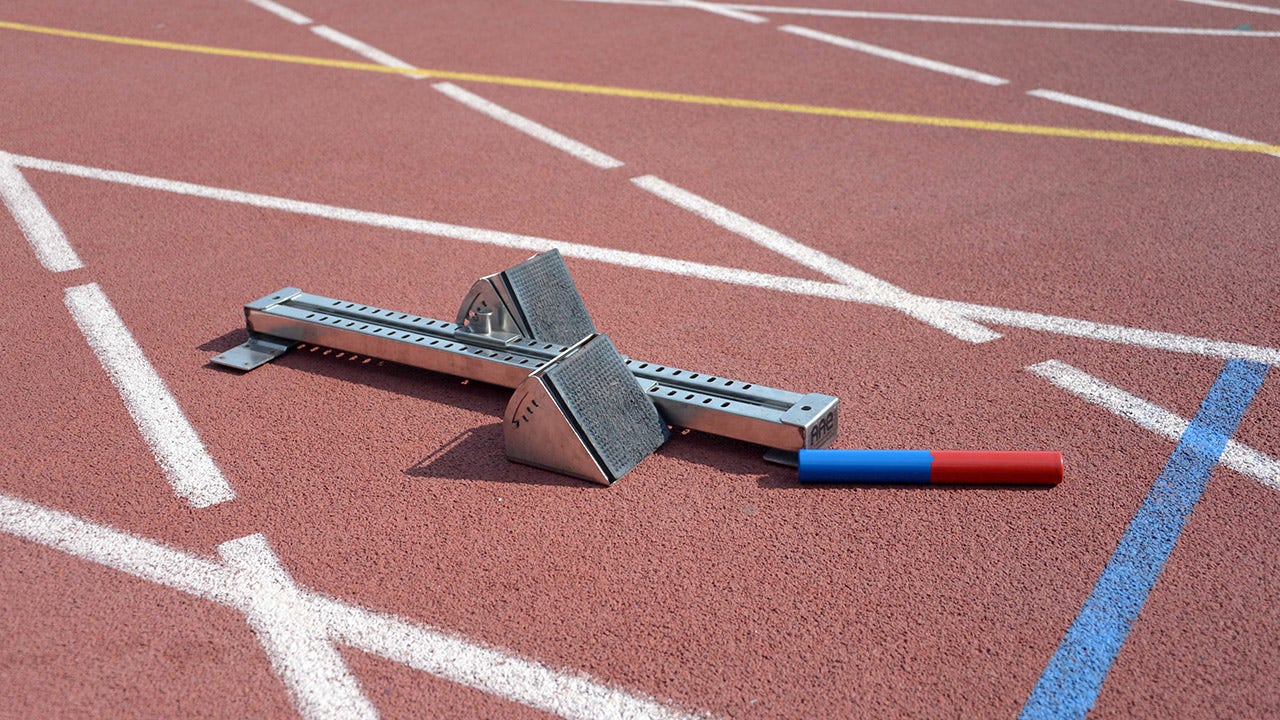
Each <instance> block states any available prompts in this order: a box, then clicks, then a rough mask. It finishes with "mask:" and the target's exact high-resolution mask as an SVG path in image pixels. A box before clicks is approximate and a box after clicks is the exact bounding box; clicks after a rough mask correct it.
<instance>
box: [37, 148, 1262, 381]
mask: <svg viewBox="0 0 1280 720" xmlns="http://www.w3.org/2000/svg"><path fill="white" fill-rule="evenodd" d="M14 159H15V161H16V162H17V163H18V164H19V165H20V166H22V167H25V168H30V169H32V170H42V171H45V172H53V173H59V174H62V175H70V176H74V177H81V178H86V179H90V180H100V181H103V182H111V183H119V184H123V185H129V186H132V187H141V188H147V189H151V190H159V191H162V192H172V193H177V194H179V195H188V196H191V197H200V198H207V199H211V200H219V201H223V202H232V203H238V204H242V205H250V206H254V207H260V208H267V209H272V210H280V211H284V212H292V213H297V214H300V215H309V216H314V217H322V218H327V219H331V220H339V221H342V222H352V223H359V224H362V225H369V226H372V227H382V228H388V229H393V230H402V231H404V232H412V233H418V234H421V235H432V236H436V237H444V238H450V239H455V240H461V241H465V242H474V243H482V244H486V245H495V246H499V247H507V248H516V249H520V250H532V251H534V252H541V251H543V250H550V249H551V248H558V249H559V250H560V252H561V253H562V254H564V255H565V256H568V257H575V258H581V259H585V260H593V261H596V262H601V263H606V264H610V265H617V266H621V267H629V268H636V269H639V270H647V271H652V272H660V273H667V274H669V275H678V276H681V277H690V278H697V279H701V280H709V281H712V282H721V283H726V284H730V285H741V286H745V287H756V288H762V289H765V290H773V291H776V292H784V293H790V294H793V295H803V296H806V297H816V298H823V299H827V300H838V301H844V302H856V303H865V304H869V305H880V306H883V305H885V302H886V299H885V298H884V297H883V296H879V295H876V294H873V293H869V292H867V291H866V290H863V289H860V288H853V287H850V286H848V285H842V284H839V283H827V282H819V281H815V280H805V279H803V278H795V277H786V276H783V275H771V274H767V273H760V272H754V271H751V270H740V269H737V268H729V267H723V266H718V265H707V264H704V263H697V262H692V261H689V260H676V259H674V258H668V257H662V256H659V255H646V254H643V253H636V252H628V251H625V250H614V249H612V248H602V247H598V246H594V245H582V244H577V243H567V242H560V241H557V240H552V239H549V238H541V237H536V236H530V235H517V234H515V233H508V232H502V231H498V230H486V229H481V228H471V227H466V226H462V225H450V224H447V223H440V222H432V221H429V220H419V219H416V218H409V217H403V216H399V215H387V214H384V213H377V212H370V211H367V210H354V209H351V208H342V207H336V206H333V205H322V204H319V203H311V202H304V201H301V200H290V199H288V198H281V197H274V196H271V195H259V194H256V193H247V192H242V191H239V190H227V189H223V188H215V187H209V186H206V185H196V184H194V183H186V182H180V181H177V180H166V179H163V178H155V177H149V176H146V175H135V174H133V173H126V172H120V171H118V170H103V169H100V168H91V167H87V166H84V165H75V164H72V163H64V162H57V161H54V160H45V159H42V158H34V157H28V156H22V155H16V156H14ZM921 299H922V300H928V301H930V302H936V303H938V304H940V305H941V306H942V307H944V308H945V309H948V310H951V311H952V312H955V313H956V314H958V315H961V316H964V317H967V318H969V319H971V320H973V321H974V322H979V323H992V324H996V325H1005V326H1009V327H1018V328H1024V329H1027V330H1036V331H1040V332H1047V333H1053V334H1056V335H1067V336H1071V337H1078V338H1086V339H1089V340H1099V341H1102V342H1109V343H1117V344H1122V345H1135V346H1138V347H1145V348H1151V349H1154V350H1166V351H1169V352H1177V353H1187V354H1192V355H1207V356H1210V357H1221V358H1240V359H1242V360H1253V361H1255V362H1260V363H1266V364H1268V365H1275V366H1277V367H1280V349H1276V348H1269V347H1262V346H1259V345H1247V344H1244V343H1235V342H1227V341H1222V340H1212V339H1209V338H1202V337H1195V336H1191V335H1179V334H1177V333H1169V332H1159V331H1155V330H1143V329H1140V328H1131V327H1125V326H1123V325H1110V324H1106V323H1100V322H1094V321H1091V320H1078V319H1075V318H1067V317H1060V316H1055V315H1043V314H1040V313H1033V312H1027V311H1023V310H1011V309H1009V308H1000V307H994V306H990V305H979V304H976V303H966V302H960V301H956V300H942V299H938V298H923V297H922V298H921ZM890 307H892V305H891V306H890Z"/></svg>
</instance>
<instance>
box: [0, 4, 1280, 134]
mask: <svg viewBox="0 0 1280 720" xmlns="http://www.w3.org/2000/svg"><path fill="white" fill-rule="evenodd" d="M0 28H3V29H8V30H17V31H20V32H29V33H38V34H41V35H53V36H56V37H65V38H75V39H78V40H93V41H96V42H105V43H113V44H116V45H129V46H133V47H146V48H154V49H158V50H174V51H178V52H189V53H199V54H202V55H220V56H223V57H236V58H248V59H253V60H270V61H273V62H284V63H294V64H298V65H314V66H317V67H329V68H339V69H343V70H363V71H366V72H379V73H390V74H394V75H414V76H427V77H433V78H438V79H441V80H457V81H459V82H473V83H487V84H490V85H508V86H512V87H524V88H535V89H538V90H554V91H557V92H570V93H582V94H587V95H604V96H608V97H626V98H636V99H639V100H660V101H664V102H675V103H684V104H689V105H710V106H714V107H728V108H742V109H746V110H769V111H774V112H785V113H795V114H799V115H820V116H826V117H839V118H852V119H856V120H873V121H878V122H891V123H903V124H908V125H925V126H932V127H945V128H959V129H964V130H982V131H986V132H1001V133H1013V134H1018V135H1041V136H1047V137H1065V138H1080V139H1086V140H1105V141H1111V142H1128V143H1142V144H1146V145H1169V146H1174V147H1190V148H1203V149H1210V150H1229V151H1234V152H1254V153H1273V154H1274V153H1280V145H1266V144H1263V143H1239V142H1224V141H1221V140H1205V139H1203V138H1194V137H1186V136H1182V135H1150V134H1143V133H1126V132H1113V131H1110V130H1089V129H1086V128H1070V127H1056V126H1052V125H1027V124H1023V123H1007V122H996V121H991V120H968V119H965V118H950V117H937V116H932V115H911V114H907V113H892V112H882V111H878V110H858V109H855V108H838V107H826V106H822V105H804V104H798V103H784V102H772V101H769V100H747V99H744V98H731V97H715V96H711V95H692V94H689V93H676V92H664V91H661V90H641V89H637V88H625V87H613V86H609V85H586V84H582V83H573V82H560V81H557V80H538V79H535V78H522V77H512V76H508V75H486V74H481V73H468V72H455V71H452V70H432V69H428V68H394V67H387V66H385V65H378V64H376V63H367V62H353V61H349V60H330V59H329V58H321V57H312V56H309V55H287V54H283V53H273V52H261V51H258V50H237V49H235V48H224V47H215V46H212V45H191V44H188V43H175V42H166V41H163V40H147V39H145V38H134V37H125V36H121V35H104V34H102V33H90V32H81V31H78V30H65V29H63V28H54V27H45V26H42V25H27V24H24V23H15V22H6V21H2V20H0Z"/></svg>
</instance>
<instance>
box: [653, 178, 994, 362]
mask: <svg viewBox="0 0 1280 720" xmlns="http://www.w3.org/2000/svg"><path fill="white" fill-rule="evenodd" d="M631 182H633V183H635V184H636V185H637V186H639V187H641V188H643V189H644V190H647V191H649V192H651V193H653V194H654V195H657V196H658V197H660V198H662V199H663V200H666V201H667V202H669V203H671V204H672V205H675V206H676V207H680V208H683V209H685V210H688V211H689V212H691V213H693V214H694V215H697V216H699V217H701V218H704V219H706V220H709V221H710V222H712V223H715V224H716V225H719V226H720V227H722V228H724V229H725V230H728V231H729V232H732V233H734V234H736V235H740V236H742V237H744V238H746V239H748V240H750V241H751V242H753V243H755V244H757V245H760V246H761V247H764V248H766V249H768V250H772V251H773V252H775V253H778V254H779V255H781V256H783V257H785V258H790V259H791V260H794V261H795V262H797V263H799V264H801V265H803V266H805V267H807V268H809V269H811V270H816V271H818V272H820V273H822V274H823V275H826V276H827V277H829V278H831V279H833V280H835V281H837V282H839V283H842V284H844V285H848V286H850V287H853V288H857V289H859V290H861V291H863V292H864V293H866V294H867V295H868V296H875V297H878V298H880V299H881V302H880V303H879V304H881V305H884V306H885V307H893V308H897V309H899V310H901V311H902V312H904V313H906V314H908V315H910V316H911V317H914V318H916V319H917V320H920V321H922V322H925V323H928V324H929V325H932V326H933V327H936V328H938V329H939V330H943V331H944V332H948V333H950V334H952V335H954V336H955V337H957V338H960V339H962V340H968V341H969V342H986V341H988V340H994V339H996V338H998V337H1000V333H997V332H995V331H993V330H991V329H989V328H985V327H983V326H981V325H978V324H977V323H975V322H973V321H971V320H968V319H966V318H964V317H963V316H960V315H957V314H956V313H954V312H951V311H949V310H946V309H944V308H943V307H941V306H940V305H939V304H938V303H936V302H931V301H930V300H929V299H927V298H921V297H919V296H917V295H912V294H911V293H909V292H907V291H906V290H903V289H902V288H900V287H898V286H896V285H893V284H891V283H888V282H885V281H884V280H881V279H880V278H878V277H875V276H874V275H871V274H870V273H867V272H865V271H862V270H859V269H858V268H855V267H853V266H852V265H849V264H847V263H845V262H843V261H841V260H838V259H837V258H834V257H831V256H830V255H828V254H826V253H824V252H822V251H821V250H816V249H814V248H811V247H809V246H807V245H804V244H801V243H799V242H797V241H796V240H794V239H792V238H790V237H787V236H786V235H783V234H782V233H780V232H778V231H777V230H774V229H773V228H770V227H766V226H764V225H761V224H760V223H758V222H756V221H754V220H751V219H749V218H746V217H743V216H742V215H739V214H738V213H735V212H733V211H732V210H730V209H728V208H726V207H722V206H720V205H717V204H715V203H713V202H711V201H710V200H707V199H706V198H703V197H699V196H698V195H694V194H693V193H691V192H689V191H688V190H685V189H683V188H680V187H677V186H675V185H672V184H671V183H669V182H667V181H665V180H663V179H661V178H658V177H655V176H653V175H645V176H642V177H637V178H632V180H631Z"/></svg>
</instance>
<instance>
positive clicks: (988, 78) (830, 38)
mask: <svg viewBox="0 0 1280 720" xmlns="http://www.w3.org/2000/svg"><path fill="white" fill-rule="evenodd" d="M778 29H779V30H781V31H782V32H785V33H791V34H792V35H799V36H801V37H807V38H810V39H812V40H819V41H821V42H825V43H830V44H831V45H836V46H838V47H842V48H847V49H849V50H857V51H858V52H863V53H866V54H868V55H875V56H876V57H882V58H885V59H886V60H894V61H897V62H900V63H904V64H906V65H911V66H914V67H918V68H923V69H925V70H932V71H934V72H940V73H945V74H947V75H952V76H954V77H958V78H964V79H965V80H972V81H974V82H980V83H982V84H983V85H1007V84H1009V81H1008V80H1005V79H1004V78H1002V77H996V76H995V75H988V74H986V73H983V72H978V71H977V70H970V69H968V68H962V67H960V66H958V65H951V64H948V63H944V62H939V61H937V60H930V59H929V58H923V57H919V56H917V55H908V54H907V53H904V52H898V51H897V50H890V49H888V48H883V47H880V46H879V45H871V44H869V43H864V42H859V41H857V40H850V39H849V38H846V37H841V36H839V35H831V34H829V33H824V32H819V31H817V30H810V29H809V28H805V27H799V26H798V25H783V26H782V27H780V28H778Z"/></svg>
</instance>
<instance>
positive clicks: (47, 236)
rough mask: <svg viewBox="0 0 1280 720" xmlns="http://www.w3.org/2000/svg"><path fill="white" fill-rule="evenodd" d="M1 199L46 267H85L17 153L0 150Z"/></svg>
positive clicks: (62, 269) (53, 269)
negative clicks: (34, 185) (17, 157)
mask: <svg viewBox="0 0 1280 720" xmlns="http://www.w3.org/2000/svg"><path fill="white" fill-rule="evenodd" d="M0 200H3V201H4V205H5V207H7V208H9V212H10V213H11V214H12V215H13V219H14V220H15V221H16V222H17V223H18V228H19V229H20V230H22V234H23V235H24V236H26V238H27V242H28V243H30V244H31V249H32V250H33V251H34V252H35V254H36V259H37V260H39V261H40V264H41V265H43V266H44V267H45V269H46V270H49V271H50V272H66V271H67V270H78V269H80V268H82V267H84V263H82V262H80V256H78V255H76V251H75V249H74V248H72V247H71V243H70V242H69V241H68V240H67V236H66V234H65V233H63V232H62V227H61V226H59V225H58V221H57V220H54V219H53V215H50V214H49V209H48V208H46V207H45V206H44V203H43V202H41V201H40V196H39V195H37V194H36V191H35V189H33V188H32V187H31V184H30V183H28V182H27V179H26V178H24V177H23V176H22V171H21V170H19V169H18V165H17V162H16V161H15V159H14V156H12V155H10V154H9V153H5V152H0Z"/></svg>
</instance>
